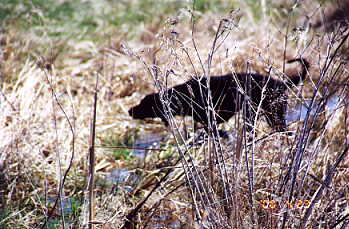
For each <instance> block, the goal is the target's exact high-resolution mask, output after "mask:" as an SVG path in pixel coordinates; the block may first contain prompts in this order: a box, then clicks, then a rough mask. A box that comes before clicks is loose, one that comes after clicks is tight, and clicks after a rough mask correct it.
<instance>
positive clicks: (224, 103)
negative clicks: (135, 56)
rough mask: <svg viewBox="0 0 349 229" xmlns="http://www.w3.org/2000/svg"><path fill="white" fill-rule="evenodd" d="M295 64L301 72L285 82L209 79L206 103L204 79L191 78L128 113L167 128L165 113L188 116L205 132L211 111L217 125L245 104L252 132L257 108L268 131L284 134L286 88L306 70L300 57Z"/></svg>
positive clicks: (253, 76) (249, 78) (240, 77)
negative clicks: (154, 120) (157, 122)
mask: <svg viewBox="0 0 349 229" xmlns="http://www.w3.org/2000/svg"><path fill="white" fill-rule="evenodd" d="M296 61H298V62H300V63H301V64H302V72H301V73H300V74H295V75H292V76H289V79H288V80H287V81H285V82H284V81H281V80H277V79H274V78H271V77H269V76H265V75H260V74H256V73H252V74H248V73H236V74H228V75H224V76H212V77H210V84H209V85H210V93H211V98H212V100H211V101H212V103H210V102H209V90H208V89H207V80H208V79H207V78H205V77H203V78H201V79H200V80H199V79H191V80H189V81H187V82H185V83H184V84H180V85H177V86H175V87H173V88H170V89H168V90H167V91H166V92H164V93H163V94H162V95H160V94H159V93H153V94H150V95H147V96H146V97H145V98H144V99H143V100H142V101H141V103H140V104H139V105H137V106H135V107H133V108H131V109H130V110H129V111H128V112H129V114H130V116H132V117H133V118H135V119H144V118H155V117H159V118H161V120H162V121H163V122H164V123H165V125H168V118H169V117H170V116H168V115H169V112H171V114H172V115H181V116H185V115H189V116H192V117H193V118H194V120H195V121H196V122H200V123H202V124H204V127H205V129H207V127H208V126H209V125H210V123H212V121H213V120H214V119H213V113H212V111H214V113H215V117H216V122H217V124H219V123H222V122H225V121H228V120H229V119H230V118H231V117H232V116H233V115H234V114H235V113H237V112H238V111H240V110H241V109H242V108H243V104H245V105H246V106H245V108H246V109H245V119H246V122H247V123H248V129H249V130H251V129H252V126H253V123H254V118H255V115H256V111H257V109H258V107H260V108H261V112H262V114H263V115H265V117H266V120H267V122H268V124H269V125H270V126H271V127H272V128H274V129H275V130H276V131H285V130H286V120H285V114H286V108H287V94H286V89H287V88H289V87H292V86H294V85H297V84H298V83H299V82H300V81H301V80H304V79H305V77H306V75H307V71H308V68H309V63H308V62H307V61H306V60H305V59H301V58H299V59H292V60H289V61H288V63H292V62H296ZM209 104H212V105H213V108H212V107H211V108H209ZM212 105H211V106H212Z"/></svg>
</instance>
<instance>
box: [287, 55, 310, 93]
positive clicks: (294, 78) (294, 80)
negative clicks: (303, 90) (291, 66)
mask: <svg viewBox="0 0 349 229" xmlns="http://www.w3.org/2000/svg"><path fill="white" fill-rule="evenodd" d="M293 62H299V63H301V64H302V71H301V72H300V73H298V74H295V75H291V76H288V77H289V79H288V80H287V82H286V84H287V86H289V87H293V86H295V85H298V84H299V82H300V81H303V80H304V79H305V77H306V76H307V74H308V70H309V67H310V64H309V62H308V61H307V60H306V59H303V58H297V59H292V60H289V61H287V63H293Z"/></svg>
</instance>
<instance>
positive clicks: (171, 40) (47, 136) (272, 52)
mask: <svg viewBox="0 0 349 229" xmlns="http://www.w3.org/2000/svg"><path fill="white" fill-rule="evenodd" d="M274 4H276V3H274ZM237 6H240V8H241V10H240V12H236V11H234V12H233V13H232V14H231V15H227V14H221V15H217V14H213V13H210V12H206V13H205V14H203V15H202V16H201V17H200V19H199V20H198V21H197V22H196V24H195V33H194V35H192V25H191V21H190V19H191V15H190V13H189V12H188V11H186V10H181V11H179V12H178V13H177V12H176V13H177V16H172V17H170V16H167V15H166V17H165V16H164V18H165V19H164V20H163V21H160V22H158V21H156V20H155V22H153V23H150V24H146V25H140V26H139V27H138V28H139V29H136V31H137V32H136V38H135V39H132V40H128V39H125V35H124V34H123V33H120V34H118V33H117V32H116V31H114V30H112V28H109V29H110V31H111V32H110V33H112V34H113V36H112V38H110V39H109V40H108V41H106V42H103V43H98V42H96V41H92V40H78V39H73V38H69V39H63V38H62V39H58V40H57V39H52V40H49V42H48V43H49V44H50V45H47V44H48V43H47V41H41V40H40V39H38V37H36V36H31V34H29V33H25V32H23V31H22V32H21V31H18V30H16V29H11V28H8V29H7V30H6V32H5V33H3V34H2V35H1V37H0V43H1V45H2V50H3V51H2V55H1V56H0V66H1V72H0V75H1V93H2V94H1V95H0V109H1V111H2V112H1V113H0V129H1V131H0V152H1V153H0V194H1V195H0V206H1V208H0V210H3V212H4V213H0V225H5V226H4V228H34V227H35V228H37V227H40V226H42V225H43V222H44V221H45V217H46V216H47V213H48V211H49V210H50V209H51V207H52V206H53V203H54V200H55V198H56V197H57V195H58V189H59V185H60V182H61V181H62V179H63V174H64V172H65V171H66V169H67V168H68V167H69V164H70V160H71V157H72V152H74V153H75V155H74V158H73V162H72V167H71V169H70V171H69V173H68V174H67V178H66V180H65V182H64V186H63V189H62V190H61V195H62V199H63V200H65V201H68V202H67V203H70V206H71V209H70V210H67V211H68V212H67V213H64V214H63V215H64V216H65V218H64V222H65V224H63V222H62V217H61V216H62V212H61V210H59V208H57V209H56V210H55V211H54V214H53V217H52V218H51V220H50V223H49V224H48V227H47V228H63V225H65V227H66V228H67V227H71V228H83V227H85V226H86V223H87V219H88V218H87V216H88V212H87V204H86V203H87V198H86V196H87V194H86V185H87V184H86V182H87V176H88V164H87V163H88V160H87V155H88V147H89V136H90V121H91V120H90V119H91V113H92V109H93V95H94V86H95V80H96V76H97V74H100V78H99V80H100V81H99V89H98V104H97V114H96V115H97V122H96V141H97V142H96V144H97V145H98V146H100V145H103V144H104V145H108V146H110V145H113V144H114V143H115V144H126V143H125V142H128V144H131V143H132V138H135V137H137V136H145V135H147V134H151V133H162V134H161V135H163V136H166V138H165V139H166V141H165V142H163V145H162V146H161V149H163V150H164V151H163V152H158V151H151V152H149V153H148V156H147V157H146V159H145V161H141V160H139V159H137V158H131V159H127V160H126V159H125V158H124V160H122V159H115V157H114V156H112V153H111V152H112V150H111V149H109V148H105V147H97V148H96V162H95V163H96V185H95V193H96V200H95V209H96V210H95V211H96V220H95V223H96V224H95V227H96V228H121V227H122V226H123V225H124V222H125V219H126V216H127V215H129V213H130V211H131V210H132V209H135V206H137V204H139V203H140V202H141V200H142V199H143V198H144V197H146V196H147V194H149V193H150V192H151V190H153V192H152V195H151V196H150V197H149V199H147V201H146V202H145V204H144V205H143V206H142V208H141V209H140V210H139V211H138V212H137V214H136V215H135V216H134V217H133V218H132V220H134V222H135V223H136V224H137V228H155V227H158V228H159V227H161V228H166V227H167V228H200V226H201V227H204V228H206V227H207V228H227V227H230V228H252V227H253V225H254V227H255V228H282V225H283V223H284V227H283V228H298V227H300V226H301V224H302V220H304V219H305V215H306V211H307V208H305V207H304V206H301V205H302V203H303V204H304V203H305V202H301V201H309V203H310V202H313V203H315V201H316V204H315V205H314V206H313V208H312V212H311V214H310V217H309V218H308V219H307V220H306V223H307V224H306V225H307V226H305V227H304V228H330V227H331V226H334V225H336V223H338V226H337V227H333V228H340V227H342V228H345V225H348V214H349V212H348V211H349V206H348V200H349V195H348V193H349V190H348V185H347V181H348V180H349V169H348V163H349V160H348V154H347V153H346V152H345V150H347V147H348V137H349V134H348V128H347V127H348V126H349V120H348V104H347V103H348V101H349V100H348V88H347V86H348V85H347V79H348V78H347V76H348V71H349V69H348V64H347V62H345V61H344V59H345V56H344V55H345V51H343V50H345V48H342V49H340V52H339V53H340V54H341V56H340V55H338V56H337V57H336V58H334V59H333V61H332V62H330V65H329V68H328V70H326V71H325V67H324V64H326V63H329V62H328V61H329V59H330V58H331V57H332V56H331V55H332V54H334V53H335V48H336V47H337V46H338V45H339V44H340V42H341V39H343V36H344V35H345V33H342V34H340V33H339V32H338V31H335V32H333V33H332V34H329V33H323V32H321V31H318V30H313V29H311V28H310V29H308V28H305V29H304V30H293V28H296V27H301V26H302V18H304V15H312V13H313V12H315V9H316V6H317V5H316V4H315V3H313V4H312V5H311V6H308V7H304V6H301V7H299V8H295V12H292V13H290V12H288V13H289V14H285V15H286V16H287V15H291V16H290V21H291V22H290V25H289V29H288V30H289V32H288V33H286V32H285V31H286V29H285V28H286V26H287V23H288V22H287V18H284V16H283V14H282V11H275V12H274V13H273V12H272V14H270V15H269V14H265V15H262V16H261V17H262V19H261V20H258V18H256V14H258V13H256V12H254V11H253V7H252V6H251V5H248V4H247V3H245V2H242V3H237ZM284 7H285V8H286V9H287V7H288V6H287V4H285V5H284ZM197 14H199V13H197ZM174 15H175V14H174ZM222 18H226V19H229V20H228V22H226V24H225V25H226V27H225V28H224V31H225V32H224V33H223V35H222V37H221V38H220V39H218V42H217V46H218V47H219V48H218V49H217V50H216V52H215V53H214V55H213V58H212V65H211V67H210V73H211V74H212V75H219V74H224V73H227V72H241V71H243V72H245V71H250V72H259V73H267V72H268V71H270V70H271V72H272V74H273V75H274V76H276V77H280V78H282V75H283V74H282V72H283V65H284V61H285V59H288V58H292V57H296V56H300V55H301V56H303V57H306V58H308V59H309V60H310V62H311V63H312V65H313V67H312V69H311V71H310V78H309V79H308V80H307V81H306V82H305V83H304V86H301V87H299V90H294V91H293V92H290V93H289V94H290V109H293V108H294V107H295V106H297V104H302V103H304V99H311V98H314V99H315V100H320V99H326V98H329V97H330V96H331V95H332V94H333V93H335V94H336V96H338V98H340V99H339V100H338V103H337V104H336V106H337V108H336V109H334V110H333V111H329V110H328V109H329V108H326V107H324V110H319V111H318V112H316V113H317V114H318V115H317V116H311V117H309V119H306V120H305V121H298V122H294V123H292V124H291V125H290V126H289V129H290V130H292V131H294V135H292V136H286V135H284V134H275V133H274V134H270V130H269V129H267V128H266V127H265V125H264V122H263V121H260V122H258V123H257V124H258V125H257V126H256V130H257V133H258V137H259V138H261V139H260V140H258V141H256V142H254V144H253V145H252V146H250V145H246V144H245V143H244V142H243V141H241V140H242V139H244V138H243V136H242V135H241V133H242V132H241V130H242V129H241V128H242V126H241V124H240V125H239V120H240V119H239V117H236V118H233V119H232V120H231V121H230V122H229V123H225V124H223V125H222V126H221V128H224V129H229V130H233V131H236V135H235V136H236V137H237V139H235V140H233V141H228V140H224V139H221V142H220V144H219V145H218V146H217V145H216V146H215V145H214V142H213V141H212V139H211V141H208V142H205V143H204V144H202V145H199V146H197V147H192V148H190V144H189V143H188V141H186V140H185V139H182V138H181V135H180V134H181V133H182V132H183V131H182V130H181V129H180V128H182V126H183V124H182V123H181V122H182V120H181V119H175V120H174V121H175V122H176V123H179V124H178V125H179V126H180V128H179V129H177V128H170V129H166V128H165V127H164V126H163V125H162V124H161V123H160V122H158V121H153V122H140V121H135V120H132V119H131V118H130V117H129V116H128V114H127V110H128V109H129V108H130V107H131V106H133V105H135V104H137V103H138V102H139V101H140V99H142V97H143V96H144V95H146V94H149V93H151V92H154V91H157V90H159V87H158V85H157V84H156V83H160V84H164V82H165V79H166V83H168V85H166V86H167V87H168V86H171V85H176V84H178V83H181V82H184V81H186V80H188V79H189V78H191V77H193V76H196V75H202V74H204V71H207V64H208V58H207V57H208V55H209V53H210V51H211V47H212V45H213V40H214V37H215V35H216V32H217V30H218V26H219V23H220V21H221V19H222ZM240 18H241V19H240ZM238 19H240V20H238ZM281 19H282V20H281ZM174 21H176V23H174ZM346 33H348V31H346ZM97 34H98V33H97ZM334 35H336V36H334ZM101 36H103V37H105V34H103V33H102V32H101ZM192 39H194V40H195V44H196V48H195V47H194V46H193V42H192ZM285 39H287V44H286V46H285ZM45 45H46V46H45ZM43 46H45V47H47V48H46V49H45V48H43ZM348 46H349V45H348V40H347V41H346V42H345V43H344V44H343V47H348ZM285 47H286V52H285ZM42 50H44V51H42ZM343 53H344V54H343ZM56 54H57V57H56ZM343 56H344V57H343ZM199 57H200V58H201V63H200V59H199ZM153 65H156V68H157V69H158V76H159V77H160V78H159V79H157V80H154V78H152V75H151V74H149V71H148V69H147V67H150V68H152V67H153ZM286 67H288V66H286ZM294 69H295V66H289V69H286V71H292V70H294ZM167 73H170V74H169V75H168V78H165V76H166V74H167ZM153 76H154V75H153ZM343 82H344V83H346V84H343ZM188 120H189V122H188ZM188 123H189V124H188ZM311 124H312V125H311ZM187 125H188V126H189V127H191V125H190V118H188V119H187ZM135 135H137V136H135ZM130 139H131V140H130ZM73 140H74V141H73ZM300 144H302V145H300ZM126 145H127V144H126ZM128 146H129V145H128ZM342 152H344V153H346V154H344V158H342V159H341V161H340V163H339V164H338V165H337V167H336V168H334V167H331V166H333V165H334V164H335V162H336V160H338V159H340V157H339V155H340V154H341V153H342ZM181 153H182V154H181ZM121 158H122V157H121ZM184 158H186V159H184ZM297 160H298V161H297ZM222 162H224V163H223V164H222ZM297 162H299V164H297ZM247 165H248V166H249V169H250V170H247V168H246V166H247ZM122 168H128V169H129V172H130V173H129V174H128V178H127V179H126V181H125V182H120V183H118V182H116V183H115V182H111V181H110V180H108V177H110V173H111V171H113V170H114V169H122ZM331 169H333V171H332V170H331ZM248 171H250V172H248ZM252 171H253V173H251V172H252ZM288 171H289V173H288ZM287 174H288V176H287ZM164 176H165V178H163V179H162V177H164ZM326 176H327V177H328V178H329V180H330V181H331V182H330V183H328V184H326V182H327V181H326V179H325V178H326ZM330 178H331V179H330ZM292 179H293V180H292ZM159 181H161V182H159ZM249 181H251V182H252V183H251V182H249ZM283 182H286V183H285V184H283ZM155 184H158V185H159V187H158V188H156V189H154V188H153V187H154V185H155ZM322 186H323V189H321V187H322ZM291 189H293V193H292V192H290V190H291ZM321 190H322V191H321ZM320 192H322V193H320ZM316 193H320V194H322V195H320V196H319V198H318V199H316V198H317V197H316ZM251 197H252V198H251ZM69 201H70V202H69ZM274 201H275V202H274ZM287 201H288V202H287ZM67 203H66V204H67ZM72 203H73V204H72ZM274 203H276V204H277V206H276V208H274V205H273V204H274ZM287 203H288V204H287ZM296 203H298V204H299V206H297V204H296ZM306 204H308V202H306ZM61 209H63V210H64V209H65V208H61ZM198 219H200V220H198ZM68 225H69V226H68ZM303 226H304V225H303Z"/></svg>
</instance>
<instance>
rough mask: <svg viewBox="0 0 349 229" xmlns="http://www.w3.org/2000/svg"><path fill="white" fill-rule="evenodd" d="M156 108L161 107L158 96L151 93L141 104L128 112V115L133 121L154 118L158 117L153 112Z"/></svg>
mask: <svg viewBox="0 0 349 229" xmlns="http://www.w3.org/2000/svg"><path fill="white" fill-rule="evenodd" d="M158 106H161V101H160V99H159V94H157V93H153V94H150V95H147V96H146V97H144V99H142V101H141V103H140V104H138V105H137V106H134V107H132V108H131V109H130V110H128V113H129V115H130V116H131V117H132V118H134V119H145V118H155V117H159V115H158V114H157V113H156V112H155V111H156V110H158Z"/></svg>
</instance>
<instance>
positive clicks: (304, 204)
mask: <svg viewBox="0 0 349 229" xmlns="http://www.w3.org/2000/svg"><path fill="white" fill-rule="evenodd" d="M259 203H260V204H261V206H262V208H264V209H280V208H284V207H287V208H290V209H302V208H308V207H309V206H310V201H309V200H295V201H284V202H281V201H277V200H260V201H259Z"/></svg>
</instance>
